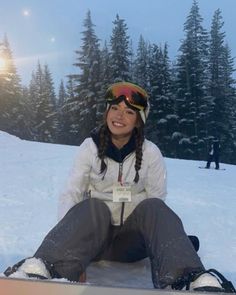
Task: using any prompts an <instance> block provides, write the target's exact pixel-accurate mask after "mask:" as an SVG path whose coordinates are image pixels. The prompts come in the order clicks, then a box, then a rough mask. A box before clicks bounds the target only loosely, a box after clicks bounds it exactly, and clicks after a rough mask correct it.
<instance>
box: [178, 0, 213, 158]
mask: <svg viewBox="0 0 236 295" xmlns="http://www.w3.org/2000/svg"><path fill="white" fill-rule="evenodd" d="M202 21H203V19H202V17H201V16H200V13H199V7H198V4H197V1H196V0H194V1H193V5H192V8H191V10H190V13H189V15H188V17H187V20H186V22H185V24H184V32H185V38H184V40H183V41H182V44H181V46H180V55H179V56H178V60H177V86H176V88H177V100H176V101H177V112H178V116H179V130H180V133H181V139H180V140H179V156H180V157H184V158H191V159H199V158H201V157H204V154H205V149H204V140H205V138H206V136H207V134H206V132H207V127H206V123H207V121H206V118H207V114H206V112H207V108H208V103H209V102H208V98H207V93H206V83H207V71H206V69H207V61H208V43H209V42H208V34H207V32H206V30H205V29H204V28H203V27H202Z"/></svg>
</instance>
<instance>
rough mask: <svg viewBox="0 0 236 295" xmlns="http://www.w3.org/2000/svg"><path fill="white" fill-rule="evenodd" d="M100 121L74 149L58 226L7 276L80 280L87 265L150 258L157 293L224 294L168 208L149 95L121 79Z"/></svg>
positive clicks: (113, 87) (112, 88) (110, 93)
mask: <svg viewBox="0 0 236 295" xmlns="http://www.w3.org/2000/svg"><path fill="white" fill-rule="evenodd" d="M105 100H106V111H105V114H104V122H103V124H102V125H101V126H100V127H98V128H97V129H96V130H94V131H93V132H92V133H91V137H89V138H87V139H85V141H84V142H83V143H82V144H81V145H80V147H79V149H78V154H77V156H76V158H75V162H74V167H73V169H72V172H71V175H70V179H69V183H68V187H67V189H66V190H65V192H64V193H63V194H62V196H61V198H60V204H59V218H60V220H59V222H58V224H57V225H56V226H55V227H54V228H53V229H52V230H51V231H50V232H49V233H48V234H47V236H46V237H45V238H44V240H43V242H42V244H41V245H40V247H39V248H38V249H37V251H36V253H35V254H34V256H33V257H31V258H27V259H24V260H22V261H20V262H19V263H17V264H16V265H14V266H13V267H10V268H8V269H7V270H6V271H5V275H7V276H17V273H18V274H19V273H24V275H25V276H29V277H30V276H36V277H39V278H47V279H50V278H66V279H68V280H69V281H79V277H80V275H81V274H82V273H84V272H85V270H86V268H87V266H88V265H89V263H90V262H92V261H98V260H109V261H119V262H135V261H138V260H141V259H143V258H145V257H149V258H150V262H151V269H152V281H153V285H154V287H155V288H161V289H164V288H172V289H182V288H187V289H190V290H208V291H222V292H224V291H225V290H224V288H223V287H222V286H221V284H220V282H219V281H218V280H217V278H216V277H215V276H214V275H213V274H211V273H210V272H208V271H206V270H205V268H204V266H203V264H202V262H201V260H200V258H199V256H198V254H197V252H196V251H195V249H194V247H193V244H192V243H191V241H190V239H189V238H188V236H187V235H186V233H185V231H184V227H183V224H182V222H181V220H180V218H179V217H178V216H177V215H176V214H175V213H174V212H173V211H172V210H171V209H170V208H169V207H168V206H167V205H166V204H165V202H164V201H165V198H166V194H167V190H166V168H165V163H164V159H163V156H162V154H161V152H160V150H159V148H158V147H157V146H156V145H155V144H154V143H152V142H151V141H149V140H147V139H146V138H145V136H144V125H145V123H146V119H147V117H148V113H149V100H148V95H147V93H146V91H145V90H144V89H142V88H141V87H139V86H137V85H135V84H132V83H128V82H119V83H115V84H113V85H111V86H110V87H109V88H108V90H107V92H106V94H105Z"/></svg>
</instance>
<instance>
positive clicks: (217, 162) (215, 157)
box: [214, 154, 220, 169]
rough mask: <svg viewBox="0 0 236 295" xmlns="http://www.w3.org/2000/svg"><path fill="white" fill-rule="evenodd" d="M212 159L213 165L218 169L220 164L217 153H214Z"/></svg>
mask: <svg viewBox="0 0 236 295" xmlns="http://www.w3.org/2000/svg"><path fill="white" fill-rule="evenodd" d="M214 159H215V165H216V166H215V168H216V169H219V168H220V164H219V162H220V157H219V155H218V154H216V155H214Z"/></svg>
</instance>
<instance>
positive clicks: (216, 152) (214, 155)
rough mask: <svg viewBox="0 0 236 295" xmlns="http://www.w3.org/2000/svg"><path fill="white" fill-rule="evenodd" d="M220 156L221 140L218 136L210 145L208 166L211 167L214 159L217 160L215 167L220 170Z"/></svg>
mask: <svg viewBox="0 0 236 295" xmlns="http://www.w3.org/2000/svg"><path fill="white" fill-rule="evenodd" d="M219 158H220V142H219V140H218V139H217V138H215V139H214V140H213V142H212V144H211V145H210V149H209V152H208V158H207V164H206V168H207V169H209V168H210V166H211V162H212V161H214V162H215V169H217V170H218V169H219V168H220V165H219V161H220V159H219Z"/></svg>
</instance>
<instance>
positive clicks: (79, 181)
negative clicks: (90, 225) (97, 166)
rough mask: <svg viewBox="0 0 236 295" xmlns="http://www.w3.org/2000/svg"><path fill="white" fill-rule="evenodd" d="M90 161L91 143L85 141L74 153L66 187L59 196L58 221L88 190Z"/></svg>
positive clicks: (88, 140) (87, 140)
mask: <svg viewBox="0 0 236 295" xmlns="http://www.w3.org/2000/svg"><path fill="white" fill-rule="evenodd" d="M91 161H92V152H91V141H90V139H85V141H84V142H83V143H82V144H81V145H80V147H79V149H78V152H77V153H76V156H75V160H74V164H73V167H72V169H71V171H70V175H69V179H68V181H67V184H66V187H65V189H64V190H63V191H62V194H61V195H60V196H59V202H58V220H61V219H62V218H63V217H64V216H65V214H66V213H67V212H68V211H69V209H70V208H72V207H73V206H74V205H76V204H77V203H79V202H81V201H82V200H83V197H84V194H85V193H86V192H87V190H88V185H89V174H90V170H91V167H92V164H91Z"/></svg>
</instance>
